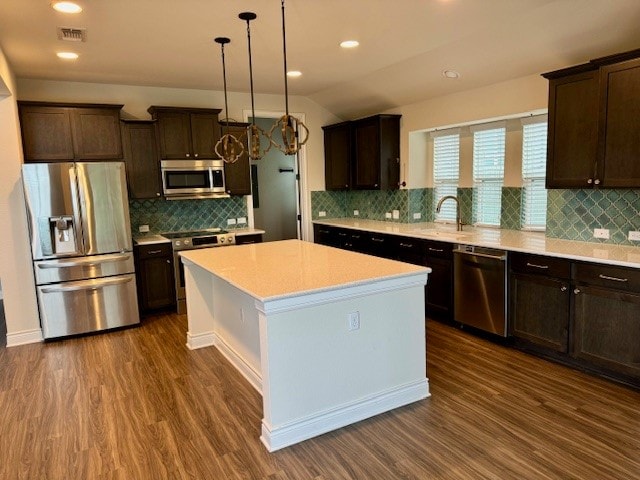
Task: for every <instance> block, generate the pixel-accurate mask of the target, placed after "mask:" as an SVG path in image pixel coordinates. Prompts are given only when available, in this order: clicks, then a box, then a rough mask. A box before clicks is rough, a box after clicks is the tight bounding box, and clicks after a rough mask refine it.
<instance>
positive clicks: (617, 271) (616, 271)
mask: <svg viewBox="0 0 640 480" xmlns="http://www.w3.org/2000/svg"><path fill="white" fill-rule="evenodd" d="M573 278H574V280H575V281H576V282H577V283H586V284H588V285H595V286H600V287H606V288H614V289H616V290H625V291H630V292H638V293H640V270H637V269H635V268H625V267H614V266H610V265H599V264H595V263H576V264H574V275H573Z"/></svg>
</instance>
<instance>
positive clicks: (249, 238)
mask: <svg viewBox="0 0 640 480" xmlns="http://www.w3.org/2000/svg"><path fill="white" fill-rule="evenodd" d="M249 243H262V234H261V233H252V234H251V235H238V236H236V245H247V244H249Z"/></svg>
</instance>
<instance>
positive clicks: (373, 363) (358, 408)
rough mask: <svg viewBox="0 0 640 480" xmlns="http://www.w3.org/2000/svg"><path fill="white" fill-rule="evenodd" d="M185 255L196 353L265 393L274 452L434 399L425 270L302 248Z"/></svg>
mask: <svg viewBox="0 0 640 480" xmlns="http://www.w3.org/2000/svg"><path fill="white" fill-rule="evenodd" d="M180 255H181V257H182V261H183V263H184V266H185V281H186V289H187V311H188V328H189V331H188V332H187V346H188V347H189V348H191V349H195V348H201V347H207V346H212V345H213V346H216V347H217V348H218V349H219V350H220V351H221V352H222V353H223V354H224V355H225V356H226V358H227V359H228V360H229V361H230V362H231V363H232V364H233V365H234V366H235V367H236V368H237V369H238V370H239V371H240V372H241V373H242V374H243V375H244V377H245V378H246V379H247V380H248V381H249V382H250V383H251V384H252V385H253V386H254V387H255V388H256V389H257V390H258V391H259V392H260V393H261V394H262V398H263V420H262V435H261V437H260V438H261V440H262V442H263V443H264V445H265V446H266V447H267V449H268V450H269V451H274V450H278V449H280V448H283V447H286V446H288V445H292V444H294V443H297V442H300V441H302V440H306V439H308V438H311V437H314V436H316V435H320V434H322V433H325V432H328V431H331V430H334V429H337V428H340V427H343V426H345V425H349V424H351V423H354V422H357V421H360V420H363V419H365V418H368V417H371V416H373V415H377V414H379V413H382V412H385V411H388V410H391V409H393V408H397V407H400V406H403V405H406V404H408V403H411V402H415V401H418V400H421V399H423V398H426V397H428V396H429V383H428V379H427V377H426V353H425V330H424V320H425V318H424V285H425V283H426V281H427V275H428V273H429V271H430V270H429V269H428V268H425V267H419V266H415V265H409V264H406V263H401V262H396V261H393V260H387V259H382V258H375V257H372V256H369V255H364V254H359V253H354V252H348V251H344V250H340V249H336V248H331V247H326V246H323V245H317V244H313V243H309V242H303V241H299V240H285V241H280V242H267V243H261V244H252V245H241V246H237V247H233V248H212V249H201V250H190V251H186V252H182V253H181V254H180Z"/></svg>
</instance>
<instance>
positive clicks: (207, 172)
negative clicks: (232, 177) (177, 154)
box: [160, 160, 229, 200]
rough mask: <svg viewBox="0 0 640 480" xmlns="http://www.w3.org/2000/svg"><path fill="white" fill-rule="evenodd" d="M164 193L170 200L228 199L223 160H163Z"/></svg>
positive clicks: (161, 166)
mask: <svg viewBox="0 0 640 480" xmlns="http://www.w3.org/2000/svg"><path fill="white" fill-rule="evenodd" d="M160 170H161V172H162V192H163V194H164V196H165V197H166V198H167V199H168V200H179V199H188V198H222V197H228V196H229V195H227V193H226V191H225V185H224V162H223V161H222V160H162V162H160Z"/></svg>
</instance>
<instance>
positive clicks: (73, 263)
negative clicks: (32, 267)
mask: <svg viewBox="0 0 640 480" xmlns="http://www.w3.org/2000/svg"><path fill="white" fill-rule="evenodd" d="M130 258H131V255H130V254H124V255H114V256H112V257H108V258H103V259H101V260H95V259H94V258H87V259H83V260H77V259H74V260H61V261H59V262H56V263H38V268H42V269H47V268H70V267H97V266H98V265H102V264H104V263H111V262H122V261H124V260H129V259H130Z"/></svg>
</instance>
